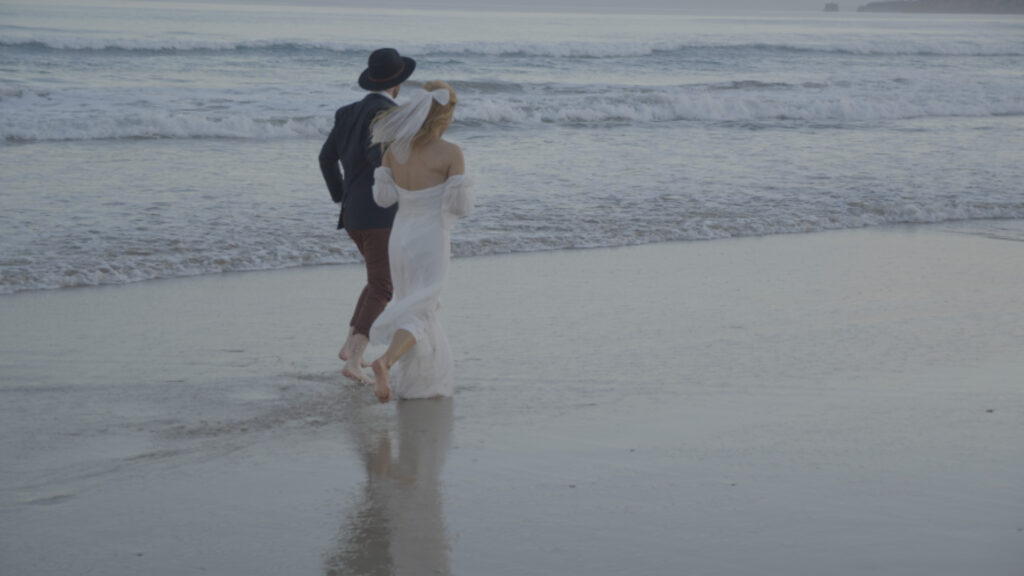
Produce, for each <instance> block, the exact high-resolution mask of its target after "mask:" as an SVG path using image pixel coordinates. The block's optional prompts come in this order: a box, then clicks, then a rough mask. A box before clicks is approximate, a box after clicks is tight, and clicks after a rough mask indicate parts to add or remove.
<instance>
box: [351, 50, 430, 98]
mask: <svg viewBox="0 0 1024 576" xmlns="http://www.w3.org/2000/svg"><path fill="white" fill-rule="evenodd" d="M366 64H367V66H366V70H363V73H362V74H360V75H359V87H360V88H363V89H364V90H372V91H374V92H376V91H379V90H387V89H388V88H391V87H392V86H398V85H399V84H401V83H402V82H405V81H406V80H407V79H408V78H409V76H412V71H413V70H415V69H416V61H415V60H413V59H412V58H406V57H404V56H400V55H399V54H398V50H395V49H394V48H381V49H380V50H374V51H373V53H372V54H370V58H369V59H368V60H367V61H366Z"/></svg>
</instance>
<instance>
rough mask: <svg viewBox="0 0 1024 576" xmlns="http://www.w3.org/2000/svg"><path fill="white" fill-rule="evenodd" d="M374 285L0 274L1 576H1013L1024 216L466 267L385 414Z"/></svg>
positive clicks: (1023, 365) (1020, 477) (331, 276)
mask: <svg viewBox="0 0 1024 576" xmlns="http://www.w3.org/2000/svg"><path fill="white" fill-rule="evenodd" d="M362 274H363V271H362V269H361V267H360V266H358V265H342V266H321V267H310V268H299V269H291V270H282V271H271V272H253V273H233V274H224V275H216V276H203V277H196V278H183V279H171V280H158V281H150V282H144V283H140V284H132V285H126V286H118V287H104V288H81V289H68V290H57V291H40V292H26V293H20V294H14V295H7V296H3V297H0V326H2V331H0V380H2V384H0V574H4V575H11V576H18V575H33V576H44V575H65V574H76V575H85V574H102V575H105V576H111V575H120V574H124V575H138V574H147V575H168V576H170V575H184V574H248V575H256V574H267V575H280V574H289V575H306V574H332V575H333V574H345V575H361V574H366V575H373V574H410V575H420V574H458V575H463V576H465V575H505V574H507V575H516V576H522V575H555V574H558V575H568V574H580V575H613V574H614V575H619V574H650V575H678V574H700V575H722V576H736V575H746V574H750V575H753V574H757V575H776V574H777V575H797V574H830V575H840V576H841V575H860V574H892V575H901V576H908V575H921V576H925V575H927V576H941V575H948V576H962V575H966V574H985V575H1000V576H1016V575H1019V574H1022V573H1024V392H1022V384H1024V355H1022V354H1021V351H1022V350H1024V291H1022V288H1021V287H1022V286H1024V223H1022V222H1021V221H999V222H975V223H972V224H964V225H956V224H947V225H938V226H916V227H894V228H872V229H864V230H853V231H839V232H826V233H815V234H804V235H787V236H773V237H762V238H747V239H735V240H720V241H712V242H683V243H666V244H653V245H646V246H638V247H627V248H616V249H595V250H576V251H557V252H546V253H533V254H524V255H506V256H488V257H475V258H461V259H456V260H454V261H453V262H452V269H451V275H450V278H449V287H448V290H447V292H446V295H445V298H444V302H445V306H446V308H445V310H444V314H443V322H444V325H445V328H446V330H447V332H448V336H449V339H450V341H451V347H452V350H453V352H454V354H455V360H456V372H457V374H456V389H457V392H456V395H455V397H454V398H452V399H448V400H430V401H410V402H394V403H391V404H387V405H380V404H377V403H376V402H375V401H374V400H373V395H372V392H371V390H370V389H369V388H366V387H361V386H357V385H353V384H351V383H347V382H345V381H344V380H343V379H342V377H341V374H340V369H341V364H340V362H339V361H338V360H337V358H336V357H335V354H336V353H337V349H338V347H339V346H340V344H341V341H342V337H343V335H344V333H345V330H346V326H345V324H346V322H347V319H348V314H349V313H350V310H351V308H352V305H353V303H354V300H355V298H356V297H357V296H358V287H359V286H360V285H361V282H362ZM371 355H372V352H371Z"/></svg>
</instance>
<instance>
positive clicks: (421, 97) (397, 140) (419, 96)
mask: <svg viewBox="0 0 1024 576" xmlns="http://www.w3.org/2000/svg"><path fill="white" fill-rule="evenodd" d="M449 98H450V95H449V93H448V90H446V89H444V88H438V89H437V90H432V91H430V92H427V91H426V90H423V89H422V88H414V89H413V90H412V97H411V98H410V99H409V101H408V102H406V103H405V104H401V105H399V106H397V107H395V108H392V109H391V110H389V111H388V112H387V113H386V114H385V115H384V116H383V117H381V118H380V119H379V120H378V121H376V122H375V123H374V124H373V143H374V144H387V145H388V149H389V150H391V154H392V155H394V157H395V160H397V161H398V163H399V164H404V163H405V161H406V160H408V159H409V148H410V147H411V146H412V140H413V138H415V137H416V133H417V132H419V131H420V127H422V126H423V122H425V121H426V119H427V116H428V115H429V114H430V105H431V103H433V102H437V103H438V104H440V105H442V106H444V105H446V104H448V100H449Z"/></svg>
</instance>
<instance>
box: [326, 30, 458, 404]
mask: <svg viewBox="0 0 1024 576" xmlns="http://www.w3.org/2000/svg"><path fill="white" fill-rule="evenodd" d="M415 68H416V62H415V61H414V60H413V59H411V58H406V57H402V56H400V55H399V54H398V51H396V50H394V49H391V48H382V49H380V50H376V51H374V52H373V53H372V54H371V55H370V58H369V61H368V66H367V68H366V69H365V70H364V71H363V73H362V74H361V75H360V77H359V86H360V87H361V88H363V89H365V90H368V91H369V92H370V94H368V95H366V97H365V98H363V99H362V100H360V101H358V102H354V103H352V104H349V105H348V106H344V107H342V108H340V109H338V111H337V112H336V113H335V117H334V128H333V129H332V130H331V133H330V135H329V136H328V137H327V141H326V142H325V143H324V146H323V148H322V149H321V151H320V170H321V171H322V172H323V175H324V180H325V181H326V182H327V188H328V190H330V193H331V198H332V199H333V200H334V201H335V202H337V203H339V204H340V205H341V215H340V216H339V219H338V228H339V229H341V228H344V229H345V230H346V231H347V232H348V235H349V237H351V238H352V240H353V242H355V244H356V247H357V248H358V249H359V253H360V254H362V256H363V259H364V260H365V262H366V286H365V287H364V288H363V291H362V294H361V295H360V296H359V300H358V302H357V303H356V309H355V312H354V313H353V315H352V320H351V321H350V322H349V333H348V339H347V340H346V341H345V345H344V346H343V347H342V348H341V351H340V352H338V356H339V357H340V358H341V359H342V360H344V361H345V367H344V368H343V369H342V373H343V374H344V375H345V376H347V377H348V378H351V379H353V380H357V381H360V382H365V383H372V384H374V385H375V389H374V394H375V395H376V396H377V399H378V400H380V401H381V402H387V401H389V400H390V399H391V397H392V395H394V396H395V397H397V398H429V397H433V396H451V394H452V392H453V389H454V380H453V377H452V376H453V374H452V372H453V361H452V356H451V351H450V350H449V348H448V339H447V338H446V337H445V334H444V331H443V330H442V328H441V325H440V324H439V322H438V317H437V315H438V310H439V308H440V296H441V289H442V288H443V286H444V281H445V277H446V275H447V271H448V260H449V257H450V255H451V245H450V241H449V232H450V230H451V227H452V226H453V225H454V224H455V221H456V219H458V217H460V216H462V215H464V214H466V213H467V212H469V210H471V209H472V206H473V196H472V193H471V192H470V189H469V181H468V179H467V177H466V176H465V163H464V161H463V158H462V150H460V149H459V147H458V146H456V145H455V144H452V143H451V142H448V141H446V140H444V139H442V138H441V136H442V135H443V134H444V131H445V130H446V129H447V128H448V126H449V125H450V124H451V121H452V116H453V114H454V112H455V104H456V102H457V99H456V98H455V92H454V91H453V90H452V89H451V87H450V86H448V84H446V83H444V82H440V81H431V82H427V83H426V84H424V85H423V89H422V90H419V89H417V90H415V91H414V92H413V94H411V96H410V98H409V100H408V101H407V102H406V103H404V104H401V105H398V103H397V102H396V101H395V98H397V97H398V92H399V90H400V88H401V86H402V83H403V82H405V81H406V80H407V79H408V78H409V76H411V75H412V73H413V70H414V69H415ZM339 162H340V163H341V165H342V168H343V172H342V171H341V170H339V168H338V163H339ZM392 286H393V290H394V300H392ZM371 342H372V343H374V344H387V345H388V347H387V350H386V351H385V352H384V354H383V355H381V356H380V357H379V358H377V359H376V360H374V361H373V362H372V363H371V364H370V366H371V367H372V368H373V374H374V378H373V381H372V382H371V380H370V378H369V377H368V376H367V375H366V373H365V372H363V352H364V351H365V350H366V347H367V345H368V344H369V343H371Z"/></svg>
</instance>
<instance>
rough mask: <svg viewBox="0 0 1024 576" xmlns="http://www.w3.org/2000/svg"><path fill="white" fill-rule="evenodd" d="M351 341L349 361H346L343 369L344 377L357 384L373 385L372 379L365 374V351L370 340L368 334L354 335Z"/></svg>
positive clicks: (350, 338)
mask: <svg viewBox="0 0 1024 576" xmlns="http://www.w3.org/2000/svg"><path fill="white" fill-rule="evenodd" d="M349 341H350V342H351V345H350V346H349V347H348V359H347V360H345V366H344V367H343V368H342V369H341V373H342V375H344V376H345V377H346V378H351V379H352V380H355V381H356V382H362V383H363V384H373V381H372V380H370V377H369V376H367V375H366V373H365V372H363V351H365V350H366V346H367V345H368V344H369V343H370V339H369V338H367V337H366V334H353V335H352V336H350V337H349Z"/></svg>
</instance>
